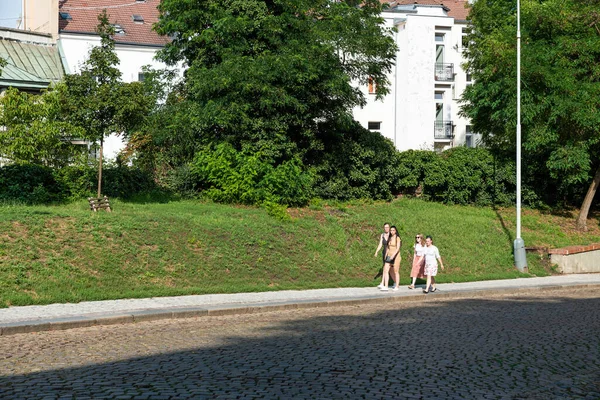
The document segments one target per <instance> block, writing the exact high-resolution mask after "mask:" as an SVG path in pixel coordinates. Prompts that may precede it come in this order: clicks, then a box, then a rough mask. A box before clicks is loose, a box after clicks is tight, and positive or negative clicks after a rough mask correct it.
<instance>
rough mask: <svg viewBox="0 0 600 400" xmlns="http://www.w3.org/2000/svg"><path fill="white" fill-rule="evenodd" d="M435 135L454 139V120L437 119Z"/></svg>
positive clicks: (438, 137)
mask: <svg viewBox="0 0 600 400" xmlns="http://www.w3.org/2000/svg"><path fill="white" fill-rule="evenodd" d="M433 137H434V139H438V140H452V139H454V125H452V121H435V128H434V134H433Z"/></svg>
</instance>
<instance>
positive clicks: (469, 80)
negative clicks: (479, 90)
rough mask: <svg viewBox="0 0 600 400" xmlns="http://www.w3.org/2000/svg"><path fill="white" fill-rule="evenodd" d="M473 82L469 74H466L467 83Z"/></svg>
mask: <svg viewBox="0 0 600 400" xmlns="http://www.w3.org/2000/svg"><path fill="white" fill-rule="evenodd" d="M472 80H473V77H472V76H471V74H469V73H467V82H471V81H472Z"/></svg>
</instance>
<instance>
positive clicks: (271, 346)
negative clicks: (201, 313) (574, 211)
mask: <svg viewBox="0 0 600 400" xmlns="http://www.w3.org/2000/svg"><path fill="white" fill-rule="evenodd" d="M385 307H386V308H387V309H386V310H380V311H377V312H374V313H373V312H363V313H361V312H360V311H359V312H356V310H357V308H353V309H352V310H354V311H352V312H349V311H347V309H344V310H346V311H343V310H342V309H334V308H330V309H321V310H318V311H315V313H319V314H330V315H319V316H315V317H310V318H299V316H298V315H297V314H296V315H294V312H291V313H289V316H286V317H283V318H277V319H276V321H275V322H274V323H272V324H270V323H269V324H264V325H259V328H258V329H257V328H255V327H254V328H252V327H250V328H248V329H245V328H244V326H243V323H240V324H236V322H235V321H236V318H234V317H229V318H227V319H224V320H221V321H231V322H230V323H229V324H230V325H227V326H225V331H228V332H230V333H229V334H228V335H227V336H226V337H224V338H222V339H223V340H222V341H221V343H222V344H221V345H218V346H214V345H213V346H206V345H202V342H203V340H204V339H206V338H205V337H203V336H202V334H201V331H198V330H193V329H189V330H185V329H182V331H181V333H180V335H181V336H180V337H175V336H174V337H173V340H176V339H177V340H179V341H181V340H184V341H188V342H189V344H190V345H189V347H188V350H185V351H177V352H171V353H166V354H165V353H163V354H159V355H155V356H149V357H141V358H133V359H128V360H125V361H120V362H110V363H106V364H97V365H89V366H84V367H78V368H67V369H60V370H52V371H46V372H36V373H29V374H25V375H4V376H2V377H0V397H2V398H19V399H22V398H28V399H31V398H42V397H44V396H51V397H61V398H62V397H65V398H90V397H91V398H140V399H141V398H150V399H161V398H175V399H180V398H266V399H274V398H286V399H287V398H309V399H316V398H321V399H324V398H326V399H330V398H339V399H342V398H344V399H347V398H367V399H374V398H442V399H448V398H452V399H459V398H460V399H465V398H474V399H481V398H507V399H558V398H569V399H571V398H584V399H598V398H600V334H599V332H600V318H599V317H600V311H599V310H600V298H591V299H571V298H554V299H540V298H527V297H518V298H517V297H510V298H505V299H492V300H482V299H470V300H456V301H442V300H440V301H436V302H426V303H414V304H409V305H403V306H401V307H400V306H399V308H398V309H393V310H392V309H389V308H391V307H393V305H386V306H385ZM336 310H339V311H336ZM358 310H360V309H359V308H358ZM349 313H350V314H352V315H344V314H349ZM268 314H270V313H265V314H256V315H253V316H250V317H245V318H246V319H245V320H244V321H250V322H252V319H254V318H256V319H265V318H266V319H268V318H269V315H268ZM335 314H341V315H335ZM205 320H206V321H207V322H208V321H214V320H210V319H209V318H207V319H205ZM189 321H190V322H188V321H185V322H184V323H182V324H181V325H182V326H183V327H185V326H187V325H186V324H188V325H192V324H195V325H198V324H201V323H202V322H201V321H202V320H201V319H200V320H193V321H192V320H189ZM250 322H248V323H250ZM244 323H246V322H244ZM265 326H266V327H265ZM121 328H122V327H121ZM111 329H112V327H111ZM241 329H245V331H244V333H242V332H241ZM108 336H110V334H109V335H108ZM32 340H35V336H32ZM132 340H142V339H141V338H140V339H136V338H135V337H133V338H132ZM121 345H123V346H126V343H122V344H121ZM107 346H108V345H107ZM109 350H110V351H113V350H115V349H112V348H111V349H107V352H108V351H109ZM65 351H67V350H65Z"/></svg>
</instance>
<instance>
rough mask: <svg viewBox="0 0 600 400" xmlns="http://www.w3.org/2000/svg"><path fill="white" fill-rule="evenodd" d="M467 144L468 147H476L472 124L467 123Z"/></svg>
mask: <svg viewBox="0 0 600 400" xmlns="http://www.w3.org/2000/svg"><path fill="white" fill-rule="evenodd" d="M465 146H466V147H475V140H474V138H473V131H472V128H471V125H467V130H466V133H465Z"/></svg>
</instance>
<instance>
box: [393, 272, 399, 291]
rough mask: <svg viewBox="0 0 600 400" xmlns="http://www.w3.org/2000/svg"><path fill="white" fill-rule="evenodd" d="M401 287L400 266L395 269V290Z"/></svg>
mask: <svg viewBox="0 0 600 400" xmlns="http://www.w3.org/2000/svg"><path fill="white" fill-rule="evenodd" d="M399 287H400V266H398V267H394V290H398V288H399Z"/></svg>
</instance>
